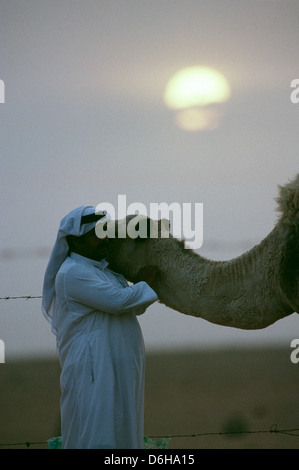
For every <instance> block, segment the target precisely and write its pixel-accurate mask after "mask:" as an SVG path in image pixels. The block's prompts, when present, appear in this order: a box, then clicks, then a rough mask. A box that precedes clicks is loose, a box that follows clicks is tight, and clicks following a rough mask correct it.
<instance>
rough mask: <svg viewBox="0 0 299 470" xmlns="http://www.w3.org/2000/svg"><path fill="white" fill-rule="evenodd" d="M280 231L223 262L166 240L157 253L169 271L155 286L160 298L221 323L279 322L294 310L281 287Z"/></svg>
mask: <svg viewBox="0 0 299 470" xmlns="http://www.w3.org/2000/svg"><path fill="white" fill-rule="evenodd" d="M277 236H278V231H277V230H276V229H274V230H273V231H272V232H271V233H270V234H269V235H268V237H267V238H265V239H264V240H263V241H262V243H260V244H259V245H257V246H256V247H254V248H252V250H250V251H248V252H247V253H245V254H243V255H242V256H239V257H238V258H235V259H233V260H231V261H220V262H219V261H209V260H207V259H205V258H202V257H201V256H198V255H196V254H195V253H194V252H191V251H190V250H183V249H182V248H181V246H180V245H179V244H178V245H177V246H176V245H175V244H172V243H169V244H167V243H165V249H164V250H159V251H158V250H156V253H155V254H154V255H153V261H155V264H156V265H157V266H158V267H159V268H160V269H161V271H162V273H163V274H162V276H161V280H160V281H159V280H158V281H157V286H155V287H156V290H157V293H158V296H159V299H160V301H161V302H162V303H164V304H166V305H167V306H169V307H171V308H173V309H175V310H178V311H180V312H182V313H185V314H187V315H192V316H197V317H201V318H204V319H206V320H208V321H210V322H212V323H217V324H220V325H226V326H233V327H236V328H242V329H256V328H264V327H266V326H268V325H270V324H271V323H274V322H275V321H276V320H278V319H280V318H282V317H284V316H286V315H288V314H290V313H291V311H292V309H291V308H290V307H288V306H287V304H286V300H285V299H284V298H283V293H282V292H281V289H280V287H279V279H278V273H277V265H278V264H279V262H278V261H277V260H278V258H279V256H280V253H278V251H277V246H279V244H277V243H275V242H276V241H277ZM171 250H172V253H170V251H171ZM275 267H276V268H275Z"/></svg>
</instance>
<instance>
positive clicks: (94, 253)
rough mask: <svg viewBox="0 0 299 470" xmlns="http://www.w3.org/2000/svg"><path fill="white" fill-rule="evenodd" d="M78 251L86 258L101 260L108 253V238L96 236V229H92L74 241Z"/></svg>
mask: <svg viewBox="0 0 299 470" xmlns="http://www.w3.org/2000/svg"><path fill="white" fill-rule="evenodd" d="M74 245H75V247H76V249H77V253H79V254H80V255H82V256H85V257H86V258H90V259H94V260H96V261H100V260H102V259H103V258H105V257H106V256H107V254H108V250H107V245H108V238H107V237H106V238H104V239H101V238H99V237H97V236H96V233H95V229H92V230H90V231H89V232H87V233H86V234H85V235H82V236H81V237H78V238H77V239H76V240H75V241H74Z"/></svg>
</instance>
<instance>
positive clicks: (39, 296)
mask: <svg viewBox="0 0 299 470" xmlns="http://www.w3.org/2000/svg"><path fill="white" fill-rule="evenodd" d="M41 298H42V296H41V295H14V296H10V295H6V296H5V297H0V300H15V299H26V300H29V299H41Z"/></svg>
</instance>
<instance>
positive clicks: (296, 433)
mask: <svg viewBox="0 0 299 470" xmlns="http://www.w3.org/2000/svg"><path fill="white" fill-rule="evenodd" d="M236 434H283V435H287V436H293V437H299V428H292V429H278V428H277V424H272V425H271V426H270V428H269V429H264V430H258V431H224V432H201V433H196V434H173V435H168V436H163V435H159V436H157V435H155V436H149V437H150V438H151V439H175V438H195V437H206V436H225V435H236ZM50 440H51V439H49V440H46V441H34V442H30V441H25V442H10V443H4V444H1V443H0V447H10V446H26V447H30V446H33V445H41V444H48V443H49V441H50Z"/></svg>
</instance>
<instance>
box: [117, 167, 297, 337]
mask: <svg viewBox="0 0 299 470" xmlns="http://www.w3.org/2000/svg"><path fill="white" fill-rule="evenodd" d="M277 202H278V209H279V210H280V212H281V216H280V218H279V220H278V222H277V224H276V226H275V227H274V229H273V230H272V232H271V233H270V234H269V235H268V236H267V237H266V238H265V239H264V240H263V241H262V242H261V243H260V244H258V245H256V246H255V247H253V248H252V249H251V250H250V251H248V252H246V253H244V254H243V255H241V256H239V257H237V258H234V259H232V260H230V261H211V260H208V259H206V258H204V257H202V256H200V255H198V254H196V253H195V252H194V251H192V250H190V249H185V248H184V243H183V242H181V241H178V240H176V239H174V238H173V237H172V236H171V235H170V236H169V238H148V239H130V238H126V239H115V240H110V242H111V243H110V247H111V250H110V257H109V262H110V266H111V269H114V270H115V271H118V272H121V273H122V274H124V276H125V277H126V278H127V279H128V280H130V281H132V282H134V281H136V279H137V275H138V272H139V270H140V269H141V268H142V267H144V266H146V265H154V266H156V267H157V268H158V270H159V275H158V276H157V278H156V281H155V284H154V289H155V290H156V292H157V294H158V296H159V300H160V302H162V303H164V304H165V305H167V306H169V307H171V308H173V309H174V310H177V311H179V312H182V313H185V314H187V315H192V316H195V317H201V318H205V319H206V320H208V321H210V322H213V323H217V324H220V325H226V326H232V327H236V328H243V329H257V328H264V327H266V326H268V325H270V324H272V323H274V322H275V321H277V320H279V319H280V318H283V317H285V316H287V315H290V314H291V313H293V312H299V174H298V175H297V177H296V178H295V179H294V180H293V181H291V182H290V183H289V184H287V185H285V186H283V187H281V188H280V193H279V197H278V198H277Z"/></svg>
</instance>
